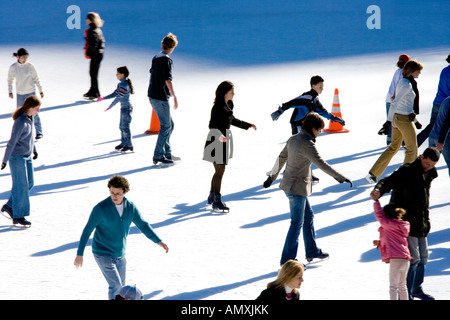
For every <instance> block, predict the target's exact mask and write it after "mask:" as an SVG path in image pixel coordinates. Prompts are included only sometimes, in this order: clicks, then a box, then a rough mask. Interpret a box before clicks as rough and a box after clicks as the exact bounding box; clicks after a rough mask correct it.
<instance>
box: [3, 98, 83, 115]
mask: <svg viewBox="0 0 450 320" xmlns="http://www.w3.org/2000/svg"><path fill="white" fill-rule="evenodd" d="M89 103H92V101H85V100H79V101H75V102H72V103H68V104H62V105H59V106H51V107H42V108H41V111H40V112H41V113H42V112H48V111H53V110H58V109H65V108H72V107H76V106H81V105H85V104H89ZM8 118H11V119H12V113H4V114H0V120H1V119H8Z"/></svg>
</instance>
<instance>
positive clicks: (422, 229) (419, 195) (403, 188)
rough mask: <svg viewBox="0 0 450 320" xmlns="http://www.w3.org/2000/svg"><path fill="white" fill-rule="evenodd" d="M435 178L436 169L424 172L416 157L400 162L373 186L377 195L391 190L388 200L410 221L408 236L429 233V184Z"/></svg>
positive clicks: (421, 235) (420, 235)
mask: <svg viewBox="0 0 450 320" xmlns="http://www.w3.org/2000/svg"><path fill="white" fill-rule="evenodd" d="M436 177H437V170H436V168H433V169H431V170H429V171H427V172H424V171H423V168H422V164H421V160H420V158H417V159H416V160H415V161H413V162H411V163H406V164H404V165H402V166H401V167H400V168H398V169H397V170H396V171H394V172H393V173H392V174H391V175H390V176H388V177H386V178H384V179H382V180H380V181H379V182H378V183H377V185H376V186H375V189H378V190H380V193H381V195H383V194H385V193H388V192H390V191H391V190H392V195H391V199H390V203H391V204H394V205H396V206H397V207H400V208H403V209H405V210H406V215H405V216H404V217H403V218H402V219H403V220H406V221H409V223H410V224H411V230H410V232H409V235H410V236H412V237H426V236H427V235H428V233H429V232H430V218H429V207H430V202H429V200H430V187H431V181H432V180H433V179H435V178H436Z"/></svg>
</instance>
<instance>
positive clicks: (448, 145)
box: [428, 135, 450, 176]
mask: <svg viewBox="0 0 450 320" xmlns="http://www.w3.org/2000/svg"><path fill="white" fill-rule="evenodd" d="M437 143H438V139H435V138H431V137H429V138H428V146H429V147H436V145H437ZM441 154H442V155H443V156H444V159H445V162H446V163H447V168H448V175H449V176H450V135H447V138H446V139H445V141H444V149H442V151H441Z"/></svg>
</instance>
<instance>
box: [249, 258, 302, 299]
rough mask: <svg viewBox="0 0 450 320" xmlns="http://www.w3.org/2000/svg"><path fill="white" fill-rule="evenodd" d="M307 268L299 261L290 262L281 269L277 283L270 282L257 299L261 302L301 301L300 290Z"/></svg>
mask: <svg viewBox="0 0 450 320" xmlns="http://www.w3.org/2000/svg"><path fill="white" fill-rule="evenodd" d="M304 270H305V267H304V265H303V264H302V263H300V262H298V261H297V260H288V261H286V262H285V263H284V264H283V266H282V267H281V270H280V272H279V273H278V277H277V279H276V280H275V281H272V282H269V283H268V284H267V288H266V289H264V290H263V291H262V292H261V294H260V295H259V296H258V298H256V300H259V301H286V300H288V301H295V300H300V293H299V292H298V289H300V286H301V285H302V282H303V271H304Z"/></svg>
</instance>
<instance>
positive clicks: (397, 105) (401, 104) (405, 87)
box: [387, 78, 416, 121]
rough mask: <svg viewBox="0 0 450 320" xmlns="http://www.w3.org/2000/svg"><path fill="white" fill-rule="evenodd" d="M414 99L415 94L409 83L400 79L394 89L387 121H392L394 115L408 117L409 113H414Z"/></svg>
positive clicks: (404, 79)
mask: <svg viewBox="0 0 450 320" xmlns="http://www.w3.org/2000/svg"><path fill="white" fill-rule="evenodd" d="M415 98H416V94H415V93H414V90H413V87H412V84H411V82H410V81H409V80H408V79H406V78H402V79H400V81H399V82H398V83H397V88H396V89H395V99H394V101H392V103H391V106H390V108H389V113H388V117H387V119H388V120H389V121H392V119H393V118H394V114H396V113H398V114H403V115H409V114H410V113H411V112H414V99H415Z"/></svg>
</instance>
